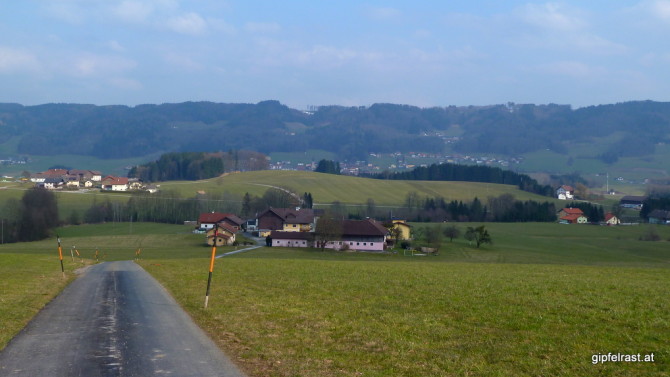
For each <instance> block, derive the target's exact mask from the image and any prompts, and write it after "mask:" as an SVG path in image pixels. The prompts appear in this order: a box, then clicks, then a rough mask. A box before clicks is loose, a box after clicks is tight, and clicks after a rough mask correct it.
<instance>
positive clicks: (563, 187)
mask: <svg viewBox="0 0 670 377" xmlns="http://www.w3.org/2000/svg"><path fill="white" fill-rule="evenodd" d="M561 188H562V189H563V190H565V191H570V192H572V191H575V189H573V188H572V186H568V185H563V186H561Z"/></svg>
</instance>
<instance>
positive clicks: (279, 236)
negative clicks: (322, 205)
mask: <svg viewBox="0 0 670 377" xmlns="http://www.w3.org/2000/svg"><path fill="white" fill-rule="evenodd" d="M270 238H272V239H273V240H307V241H311V240H312V239H313V238H314V233H309V232H282V231H279V230H273V231H272V232H270Z"/></svg>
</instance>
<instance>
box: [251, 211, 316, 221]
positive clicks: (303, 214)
mask: <svg viewBox="0 0 670 377" xmlns="http://www.w3.org/2000/svg"><path fill="white" fill-rule="evenodd" d="M267 213H272V214H274V215H276V216H278V217H279V218H281V219H282V221H284V222H285V223H289V224H310V223H312V222H314V210H312V209H311V208H270V209H268V210H266V211H265V212H263V213H261V214H260V215H258V217H262V216H264V215H265V214H267Z"/></svg>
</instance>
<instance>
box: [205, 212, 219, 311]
mask: <svg viewBox="0 0 670 377" xmlns="http://www.w3.org/2000/svg"><path fill="white" fill-rule="evenodd" d="M218 236H219V226H218V225H215V228H214V238H212V258H211V259H210V261H209V277H208V278H207V292H205V309H207V304H208V303H209V288H210V287H211V285H212V273H213V272H214V259H215V258H216V239H217V238H218Z"/></svg>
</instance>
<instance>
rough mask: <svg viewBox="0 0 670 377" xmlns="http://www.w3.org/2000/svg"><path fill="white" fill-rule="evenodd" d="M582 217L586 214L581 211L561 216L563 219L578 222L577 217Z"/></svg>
mask: <svg viewBox="0 0 670 377" xmlns="http://www.w3.org/2000/svg"><path fill="white" fill-rule="evenodd" d="M580 217H585V216H584V214H581V213H573V214H570V215H565V216H563V217H561V220H566V221H569V222H576V221H577V219H578V218H580Z"/></svg>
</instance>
